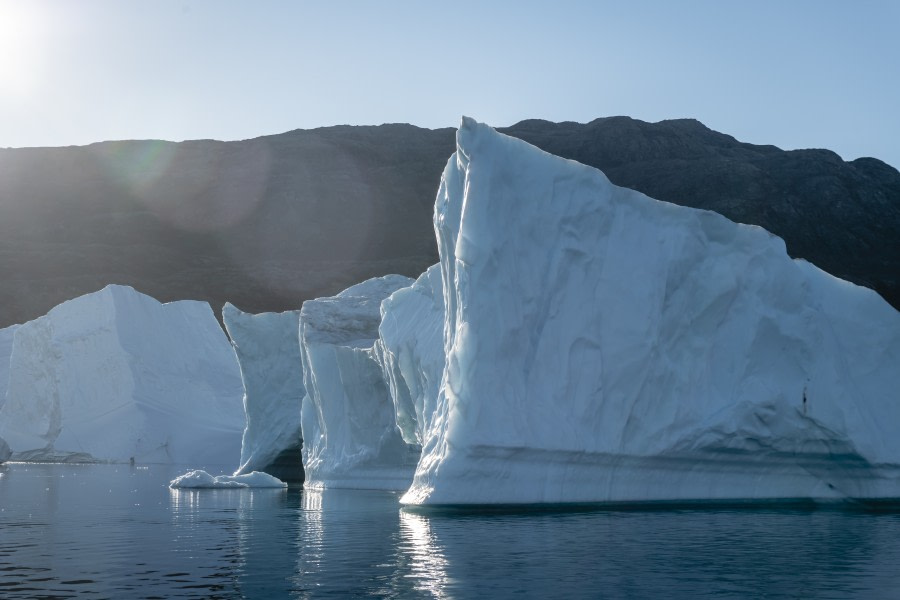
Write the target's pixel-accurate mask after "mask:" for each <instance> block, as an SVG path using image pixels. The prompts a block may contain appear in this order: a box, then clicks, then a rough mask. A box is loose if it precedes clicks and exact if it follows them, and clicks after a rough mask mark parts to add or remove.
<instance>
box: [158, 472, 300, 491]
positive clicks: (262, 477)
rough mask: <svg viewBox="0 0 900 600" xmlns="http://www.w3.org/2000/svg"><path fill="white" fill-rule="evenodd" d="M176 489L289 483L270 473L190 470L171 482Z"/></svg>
mask: <svg viewBox="0 0 900 600" xmlns="http://www.w3.org/2000/svg"><path fill="white" fill-rule="evenodd" d="M169 487H170V488H174V489H209V488H286V487H287V484H286V483H284V482H283V481H281V480H280V479H278V478H277V477H272V476H271V475H269V474H268V473H262V472H260V471H251V472H250V473H244V474H243V475H218V476H213V475H210V474H209V473H207V472H206V471H201V470H196V471H188V472H187V473H185V474H184V475H179V476H178V477H176V478H175V479H173V480H172V481H170V482H169Z"/></svg>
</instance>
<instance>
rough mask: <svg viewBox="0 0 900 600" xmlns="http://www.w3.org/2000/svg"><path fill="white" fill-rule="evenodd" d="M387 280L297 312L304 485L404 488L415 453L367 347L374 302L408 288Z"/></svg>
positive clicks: (405, 281) (394, 278) (376, 315)
mask: <svg viewBox="0 0 900 600" xmlns="http://www.w3.org/2000/svg"><path fill="white" fill-rule="evenodd" d="M412 283H413V281H412V280H411V279H409V278H408V277H401V276H399V275H388V276H386V277H380V278H374V279H369V280H367V281H364V282H363V283H360V284H358V285H355V286H353V287H351V288H348V289H346V290H344V291H343V292H341V293H340V294H338V295H337V296H332V297H329V298H319V299H316V300H307V301H306V302H304V303H303V308H302V309H301V311H300V328H299V331H300V355H301V359H302V363H303V384H304V387H305V388H306V397H305V398H304V399H303V409H302V425H303V441H304V444H303V466H304V470H305V472H306V485H307V486H309V487H323V486H324V487H356V488H382V489H406V487H408V486H409V482H410V481H411V479H412V473H413V470H414V468H415V461H416V458H418V448H416V447H410V446H409V445H407V444H406V443H405V442H404V441H403V438H402V437H401V435H400V431H399V429H398V428H397V425H396V420H395V416H394V406H393V403H392V400H391V396H390V393H389V392H388V388H387V385H386V384H385V381H384V377H383V374H382V370H381V367H380V366H379V364H378V363H377V362H376V360H375V358H374V354H373V346H374V344H375V340H376V338H377V337H378V325H379V323H380V320H381V315H380V312H379V308H380V305H381V301H382V300H384V299H385V298H386V297H388V296H389V295H390V294H391V293H393V292H394V291H396V290H398V289H400V288H403V287H407V286H409V285H411V284H412Z"/></svg>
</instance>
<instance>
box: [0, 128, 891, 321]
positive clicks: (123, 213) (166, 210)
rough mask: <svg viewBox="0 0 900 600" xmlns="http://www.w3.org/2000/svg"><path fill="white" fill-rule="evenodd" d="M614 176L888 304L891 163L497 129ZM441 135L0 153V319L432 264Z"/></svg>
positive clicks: (642, 134) (684, 140) (325, 134)
mask: <svg viewBox="0 0 900 600" xmlns="http://www.w3.org/2000/svg"><path fill="white" fill-rule="evenodd" d="M501 131H503V132H504V133H507V134H509V135H513V136H515V137H519V138H521V139H524V140H525V141H528V142H530V143H532V144H534V145H536V146H538V147H540V148H542V149H544V150H546V151H548V152H550V153H552V154H557V155H559V156H563V157H565V158H570V159H574V160H578V161H580V162H582V163H585V164H588V165H591V166H594V167H597V168H600V169H601V170H603V171H604V172H605V173H606V174H607V176H608V177H609V178H610V179H611V180H612V181H613V182H614V183H616V184H618V185H623V186H626V187H631V188H634V189H637V190H640V191H642V192H644V193H646V194H648V195H649V196H652V197H654V198H658V199H661V200H667V201H669V202H674V203H677V204H683V205H686V206H693V207H697V208H704V209H709V210H715V211H716V212H720V213H722V214H724V215H725V216H727V217H729V218H731V219H733V220H735V221H739V222H744V223H753V224H757V225H761V226H763V227H765V228H766V229H768V230H770V231H772V232H773V233H775V234H777V235H779V236H781V237H782V238H784V239H785V240H786V243H787V248H788V251H789V252H790V254H791V255H792V256H795V257H803V258H805V259H807V260H809V261H811V262H813V263H814V264H816V265H818V266H820V267H821V268H823V269H825V270H826V271H829V272H831V273H833V274H835V275H837V276H839V277H842V278H844V279H848V280H850V281H853V282H855V283H858V284H860V285H865V286H867V287H871V288H873V289H875V290H876V291H878V292H879V293H880V294H882V296H884V297H885V298H886V299H887V300H888V301H889V302H891V303H892V304H893V305H894V306H895V307H900V282H898V280H897V274H898V257H900V173H898V172H897V170H896V169H894V168H892V167H890V166H889V165H887V164H885V163H883V162H881V161H879V160H877V159H873V158H861V159H857V160H854V161H851V162H845V161H843V160H841V159H840V157H838V155H836V154H834V153H833V152H830V151H828V150H794V151H783V150H780V149H778V148H776V147H774V146H758V145H753V144H746V143H742V142H739V141H737V140H735V139H734V138H732V137H731V136H728V135H725V134H722V133H718V132H715V131H712V130H710V129H708V128H707V127H705V126H704V125H703V124H701V123H700V122H698V121H695V120H692V119H679V120H671V121H661V122H659V123H644V122H642V121H637V120H634V119H630V118H628V117H607V118H601V119H596V120H594V121H591V122H590V123H587V124H579V123H571V122H564V123H550V122H547V121H540V120H528V121H522V122H521V123H518V124H516V125H514V126H512V127H509V128H505V129H501ZM453 150H454V130H453V129H449V128H448V129H438V130H428V129H422V128H418V127H414V126H412V125H396V124H395V125H381V126H336V127H325V128H319V129H313V130H295V131H290V132H287V133H284V134H279V135H272V136H265V137H260V138H255V139H251V140H244V141H237V142H217V141H212V140H198V141H190V142H182V143H173V142H163V141H121V142H102V143H97V144H92V145H90V146H83V147H67V148H23V149H5V150H4V149H0V281H2V282H3V283H2V285H0V327H4V326H7V325H10V324H12V323H17V322H23V321H26V320H28V319H32V318H35V317H37V316H40V315H41V314H44V313H46V312H47V311H48V310H49V309H50V308H52V307H53V306H55V305H56V304H59V303H60V302H62V301H64V300H67V299H69V298H72V297H75V296H78V295H80V294H84V293H88V292H92V291H95V290H97V289H99V288H101V287H103V286H104V285H106V284H108V283H120V284H126V285H132V286H134V287H135V288H137V289H139V290H141V291H143V292H145V293H148V294H151V295H153V296H154V297H156V298H158V299H160V300H162V301H171V300H177V299H184V298H194V299H200V300H206V301H208V302H210V303H211V304H212V305H213V307H214V308H215V309H216V310H218V309H220V308H221V306H222V305H223V304H224V302H225V301H226V300H229V301H231V302H233V303H234V304H236V305H237V306H240V307H241V308H242V309H244V310H247V311H251V312H260V311H266V310H286V309H289V308H296V307H298V306H299V305H300V303H301V302H302V301H303V300H305V299H308V298H313V297H316V296H321V295H331V294H334V293H336V292H338V291H340V290H341V289H343V288H345V287H347V286H349V285H351V284H353V283H357V282H358V281H361V280H363V279H366V278H368V277H371V276H375V275H383V274H386V273H391V272H393V273H400V274H403V275H408V276H413V277H414V276H417V275H418V274H419V273H421V272H422V271H424V269H425V268H426V267H428V266H429V265H430V264H433V263H434V262H436V261H437V250H436V247H435V242H434V233H433V229H432V225H431V213H432V207H433V202H434V196H435V192H436V190H437V187H438V183H439V180H440V174H441V172H442V170H443V167H444V164H445V163H446V161H447V158H448V157H449V156H450V154H451V153H452V152H453Z"/></svg>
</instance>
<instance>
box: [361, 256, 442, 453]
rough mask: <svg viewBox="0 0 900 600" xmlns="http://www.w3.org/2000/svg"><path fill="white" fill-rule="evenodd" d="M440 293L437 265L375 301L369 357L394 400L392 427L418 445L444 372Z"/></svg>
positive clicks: (426, 427) (438, 266) (406, 439)
mask: <svg viewBox="0 0 900 600" xmlns="http://www.w3.org/2000/svg"><path fill="white" fill-rule="evenodd" d="M443 334H444V293H443V287H442V284H441V268H440V265H433V266H431V267H430V268H429V269H428V270H427V271H425V273H423V274H422V275H421V276H420V277H419V278H418V279H417V280H416V282H415V283H414V284H413V285H411V286H410V287H406V288H402V289H399V290H397V291H396V292H394V293H393V294H391V295H390V296H389V297H388V298H386V299H385V300H384V302H382V303H381V325H380V326H379V327H378V335H379V337H378V340H377V341H376V342H375V347H374V351H375V356H376V358H377V360H378V362H379V363H380V364H381V366H382V369H383V371H384V376H385V380H386V381H387V384H388V388H389V390H390V393H391V398H392V399H393V401H394V411H395V414H396V419H397V426H398V427H399V428H400V432H401V434H402V435H403V439H404V440H405V441H406V442H407V443H409V444H416V445H419V446H421V445H422V440H423V435H424V432H425V431H426V430H427V429H428V427H429V425H430V423H429V419H430V418H431V415H433V414H434V411H435V404H436V402H437V395H438V389H439V388H440V385H441V377H442V376H443V373H444V337H443Z"/></svg>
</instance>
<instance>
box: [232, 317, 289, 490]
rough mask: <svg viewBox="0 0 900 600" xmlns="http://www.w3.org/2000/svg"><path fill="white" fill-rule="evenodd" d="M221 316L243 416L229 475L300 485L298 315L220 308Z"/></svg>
mask: <svg viewBox="0 0 900 600" xmlns="http://www.w3.org/2000/svg"><path fill="white" fill-rule="evenodd" d="M222 317H223V320H224V321H225V328H226V329H227V330H228V335H230V336H231V339H232V342H233V344H234V349H235V353H236V354H237V357H238V361H239V362H240V365H241V378H242V379H243V382H244V412H245V413H246V415H247V426H246V428H245V429H244V436H243V441H242V444H241V462H240V467H238V470H237V471H235V475H240V474H242V473H248V472H250V471H265V472H267V473H269V474H271V475H274V476H277V477H279V478H281V479H285V480H289V481H303V464H302V459H301V456H300V448H301V443H302V437H301V428H300V402H301V400H302V399H303V396H304V394H305V392H304V389H303V372H302V370H301V363H300V342H299V339H298V326H299V318H300V311H289V312H283V313H262V314H258V315H253V314H249V313H245V312H242V311H241V310H239V309H238V308H236V307H234V306H233V305H231V304H226V305H225V308H224V309H223V310H222Z"/></svg>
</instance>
